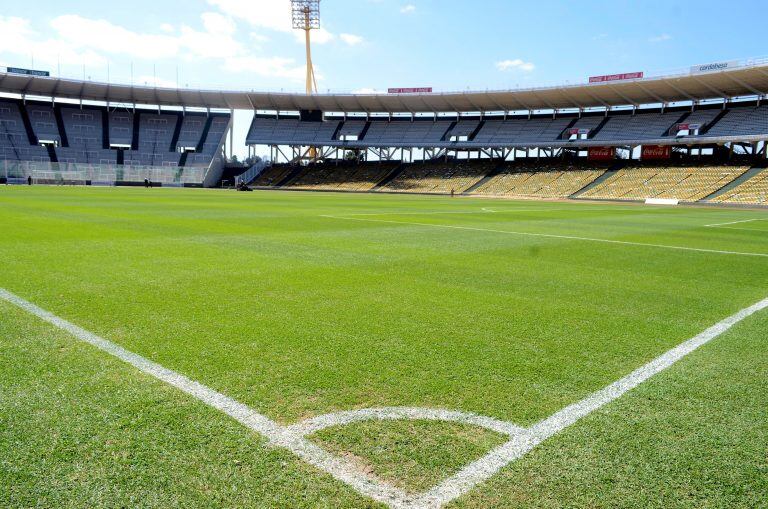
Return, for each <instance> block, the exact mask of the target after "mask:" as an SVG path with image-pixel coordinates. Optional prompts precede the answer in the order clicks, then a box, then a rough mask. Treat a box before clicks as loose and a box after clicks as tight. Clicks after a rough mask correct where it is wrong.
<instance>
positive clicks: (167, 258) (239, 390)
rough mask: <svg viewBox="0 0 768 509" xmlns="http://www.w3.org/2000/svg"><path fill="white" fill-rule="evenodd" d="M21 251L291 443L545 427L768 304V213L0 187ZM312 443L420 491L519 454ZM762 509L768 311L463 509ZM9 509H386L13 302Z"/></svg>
mask: <svg viewBox="0 0 768 509" xmlns="http://www.w3.org/2000/svg"><path fill="white" fill-rule="evenodd" d="M711 225H715V226H711ZM0 260H2V268H1V269H0V288H3V289H5V290H7V291H8V292H12V293H13V294H15V295H18V296H20V297H22V298H23V299H26V300H27V301H29V302H32V303H34V304H35V305H37V306H39V307H40V308H42V309H45V310H47V311H50V312H51V313H53V314H55V315H57V316H58V317H61V318H63V319H65V320H67V321H69V322H71V323H73V324H76V325H77V326H79V327H82V328H83V329H85V330H87V331H90V332H92V333H94V334H97V335H98V336H100V337H102V338H105V339H107V340H109V341H111V342H114V343H116V344H118V345H120V346H122V347H124V348H125V349H127V350H129V351H131V352H134V353H136V354H138V355H141V356H143V357H145V358H147V359H150V360H152V361H154V362H156V363H158V364H160V365H162V366H164V367H166V368H169V369H172V370H174V371H176V372H178V373H181V374H183V375H185V376H187V377H188V378H190V379H192V380H194V381H197V382H200V383H201V384H204V385H206V386H208V387H210V388H212V389H214V390H215V391H218V392H220V393H222V394H225V395H226V396H229V397H231V398H233V399H234V400H237V401H238V402H240V403H243V404H245V405H247V406H248V407H250V408H252V409H254V410H255V411H257V412H259V413H260V414H263V415H265V416H267V417H269V418H270V419H272V420H274V421H276V422H277V423H279V424H281V425H291V424H295V423H297V422H301V421H303V420H306V419H309V418H313V417H317V416H321V415H324V414H329V413H334V412H341V411H350V410H358V409H368V408H378V407H414V408H428V409H445V410H451V411H459V412H465V413H472V414H478V415H481V416H487V417H491V418H493V419H497V420H499V421H505V422H509V423H514V424H515V425H518V426H522V427H528V426H532V425H533V424H535V423H537V422H539V421H541V420H542V419H545V418H547V417H549V416H550V415H552V414H553V413H555V412H557V411H559V410H561V409H562V408H564V407H567V406H568V405H570V404H572V403H574V402H577V401H579V400H581V399H583V398H585V397H586V396H588V395H590V394H591V393H593V392H595V391H597V390H599V389H602V388H603V387H605V386H607V385H609V384H611V383H612V382H614V381H616V380H618V379H620V378H622V377H624V376H626V375H627V374H629V373H630V372H632V371H633V370H635V369H636V368H638V367H640V366H642V365H644V364H645V363H647V362H649V361H651V360H652V359H654V358H656V357H658V356H660V355H662V354H664V353H665V352H666V351H668V350H670V349H671V348H673V347H675V346H676V345H678V344H680V343H682V342H684V341H686V340H688V339H690V338H692V337H694V336H696V335H697V334H699V333H701V332H702V331H704V330H705V329H707V328H709V327H711V326H712V325H714V324H716V323H718V322H720V321H721V320H723V319H725V318H726V317H729V316H731V315H733V314H734V313H737V312H738V311H739V310H742V309H744V308H747V307H749V306H751V305H753V304H755V303H756V302H759V301H761V300H763V299H765V298H766V297H768V212H765V211H759V210H739V209H718V208H693V207H658V208H655V207H646V206H638V205H621V204H602V203H598V204H596V203H581V202H579V203H575V202H573V203H560V202H559V203H543V202H514V201H496V200H477V199H449V198H441V197H419V196H402V195H398V196H394V195H353V194H318V193H290V192H255V193H242V194H240V193H233V192H225V191H211V190H173V189H153V190H145V189H107V188H45V187H3V188H0ZM309 439H310V440H311V441H312V442H313V443H316V444H318V445H320V446H322V447H323V448H324V449H325V450H327V451H329V452H331V453H333V454H334V455H337V456H339V457H343V458H345V460H346V461H348V462H349V463H350V464H352V465H355V466H356V468H359V469H360V471H361V472H363V473H365V475H372V476H376V477H377V478H379V479H382V480H384V481H386V482H387V483H389V484H390V485H392V486H396V487H398V489H402V490H405V491H408V492H410V491H413V492H421V491H424V490H426V489H429V487H431V486H434V485H435V484H437V483H439V482H440V481H441V480H442V479H445V478H446V477H449V476H451V475H452V474H454V473H455V472H456V471H457V470H459V469H461V468H462V467H464V466H465V465H466V464H467V463H470V462H472V461H474V460H476V459H478V458H480V457H482V456H483V455H484V454H486V453H487V452H488V451H490V450H491V449H493V448H495V447H497V446H499V445H500V444H502V443H504V442H505V441H506V440H507V438H506V437H504V436H503V435H500V434H498V433H497V432H494V431H489V430H488V429H485V428H479V427H475V426H473V425H469V424H462V423H457V422H436V421H422V420H398V421H375V420H374V421H365V422H357V423H352V424H346V425H344V426H336V427H329V428H326V429H323V430H321V431H318V432H317V433H315V434H313V435H311V436H309ZM766 500H768V312H766V311H761V312H758V313H756V314H754V315H753V316H750V317H749V318H747V319H745V320H744V321H743V322H740V323H738V324H737V325H736V326H734V327H733V328H732V329H730V330H729V331H727V332H726V333H724V334H722V335H721V336H720V337H717V338H716V339H714V340H713V341H712V342H711V343H709V344H706V345H704V346H703V347H702V348H700V349H699V350H696V351H695V352H693V353H692V354H691V355H689V356H687V357H685V358H684V359H682V360H681V361H680V362H679V363H677V364H675V365H673V366H671V367H670V368H669V369H667V370H665V371H663V372H661V373H660V374H658V375H656V376H654V377H652V378H651V379H650V380H648V381H646V382H645V383H643V384H642V385H640V386H639V387H637V388H635V389H633V390H631V391H630V392H628V393H627V394H625V395H624V396H622V397H620V398H618V399H616V400H615V401H613V402H611V403H610V404H608V405H606V406H604V407H602V408H600V409H599V410H598V411H595V412H594V413H592V414H590V415H588V416H587V417H585V418H584V419H582V420H580V421H578V422H577V423H576V424H574V425H573V426H571V427H568V428H566V429H564V430H563V431H562V432H560V433H558V434H556V435H555V436H553V437H551V438H549V439H548V440H546V441H544V442H543V443H542V444H540V445H539V446H537V447H536V448H534V449H533V450H531V451H530V452H528V453H527V454H526V455H525V456H524V457H522V458H521V459H519V460H517V461H515V462H512V463H511V464H509V465H508V466H506V467H505V468H503V469H502V470H501V471H499V472H497V473H496V474H495V475H493V476H492V477H490V479H488V480H487V481H486V482H483V483H480V484H479V485H477V486H475V487H474V488H472V489H470V490H468V492H467V493H465V494H463V495H462V496H460V497H458V498H456V499H454V500H452V501H450V502H449V503H448V505H447V506H448V507H461V508H486V507H494V508H508V507H521V508H522V507H526V508H527V507H546V508H559V507H589V508H594V507H612V508H613V507H659V508H661V507H664V508H669V507H690V508H699V507H713V508H714V507H718V508H719V507H723V508H724V507H729V508H730V507H744V508H754V507H768V503H767V502H766ZM0 507H7V508H27V507H41V508H42V507H45V508H48V507H72V508H75V507H78V508H79V507H83V508H84V507H88V508H94V507H99V508H100V507H104V508H113V507H148V508H149V507H152V508H168V507H178V508H182V507H184V508H189V507H211V508H214V507H222V508H223V507H227V508H232V507H248V508H253V507H275V508H278V507H279V508H285V507H306V508H315V507H327V508H347V507H349V508H353V507H354V508H357V507H385V505H384V504H382V503H380V502H376V501H374V500H372V499H370V498H368V497H366V496H363V495H361V494H359V493H358V492H357V491H356V490H355V489H353V488H352V487H350V486H348V485H347V484H345V483H343V482H339V481H337V480H336V479H334V478H333V477H331V476H330V475H328V474H326V473H324V472H322V471H320V470H318V469H316V468H314V467H312V466H310V465H308V464H307V463H305V462H304V461H302V459H300V458H299V457H297V456H296V455H294V454H293V453H291V452H290V451H288V450H285V449H281V448H280V447H275V446H272V445H270V444H268V443H267V441H266V440H265V439H264V438H263V437H262V436H260V435H259V434H257V433H255V432H253V431H252V430H250V429H248V428H246V427H244V426H242V425H240V424H239V423H238V422H236V421H235V420H233V419H231V418H230V417H228V416H227V415H225V414H224V413H221V412H219V411H217V410H215V409H213V408H211V407H209V406H206V405H205V404H203V403H202V402H200V401H198V400H197V399H194V398H192V397H190V396H188V395H187V394H185V393H183V392H181V391H178V390H176V389H174V388H173V387H170V386H168V385H165V384H164V383H162V382H160V381H158V380H156V379H154V378H152V377H150V376H148V375H146V374H144V373H141V372H140V371H138V370H137V369H135V368H134V367H133V366H131V365H128V364H126V363H123V362H122V361H120V360H118V359H116V358H114V357H111V356H110V355H108V354H106V353H104V352H102V351H100V350H98V349H97V348H94V347H93V346H91V345H89V344H86V343H84V342H82V341H80V340H78V339H77V338H75V337H73V336H72V335H71V334H69V333H68V332H66V331H63V330H61V329H59V328H56V327H54V326H52V325H51V324H49V323H46V322H44V321H42V320H40V319H39V318H37V317H36V316H33V315H32V314H30V313H27V312H26V311H24V310H22V309H20V308H19V307H17V306H14V305H13V304H12V303H9V302H6V301H2V300H0Z"/></svg>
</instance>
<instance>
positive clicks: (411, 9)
mask: <svg viewBox="0 0 768 509" xmlns="http://www.w3.org/2000/svg"><path fill="white" fill-rule="evenodd" d="M414 12H416V6H415V5H413V4H408V5H404V6H402V7H401V8H400V13H401V14H411V13H414Z"/></svg>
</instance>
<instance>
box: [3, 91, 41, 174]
mask: <svg viewBox="0 0 768 509" xmlns="http://www.w3.org/2000/svg"><path fill="white" fill-rule="evenodd" d="M0 159H2V160H6V161H35V162H50V161H51V158H50V156H49V155H48V151H47V150H46V149H45V148H44V147H41V146H39V145H34V144H32V142H30V138H29V134H28V133H27V129H26V127H25V126H24V119H23V118H22V115H21V110H20V109H19V105H18V104H17V103H15V102H0Z"/></svg>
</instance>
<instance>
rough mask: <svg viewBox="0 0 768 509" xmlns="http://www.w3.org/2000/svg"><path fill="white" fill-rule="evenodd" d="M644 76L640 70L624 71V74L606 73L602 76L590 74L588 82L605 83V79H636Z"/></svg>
mask: <svg viewBox="0 0 768 509" xmlns="http://www.w3.org/2000/svg"><path fill="white" fill-rule="evenodd" d="M643 76H645V73H642V72H626V73H624V74H606V75H604V76H590V78H589V82H590V83H605V82H606V81H622V80H636V79H640V78H642V77H643Z"/></svg>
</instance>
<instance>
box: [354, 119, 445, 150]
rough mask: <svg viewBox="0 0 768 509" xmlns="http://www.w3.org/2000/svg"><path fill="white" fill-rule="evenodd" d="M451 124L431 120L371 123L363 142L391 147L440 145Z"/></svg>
mask: <svg viewBox="0 0 768 509" xmlns="http://www.w3.org/2000/svg"><path fill="white" fill-rule="evenodd" d="M450 126H451V122H447V121H437V122H433V121H432V120H417V121H413V122H411V121H409V120H408V121H405V120H398V121H392V122H382V121H376V122H371V127H370V129H368V132H367V133H366V135H365V142H366V143H369V144H371V145H383V146H391V145H398V144H402V143H405V142H406V141H407V142H408V143H413V144H416V145H429V144H430V143H436V144H438V143H440V142H441V141H442V139H443V137H444V136H445V133H446V131H448V128H449V127H450Z"/></svg>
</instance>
